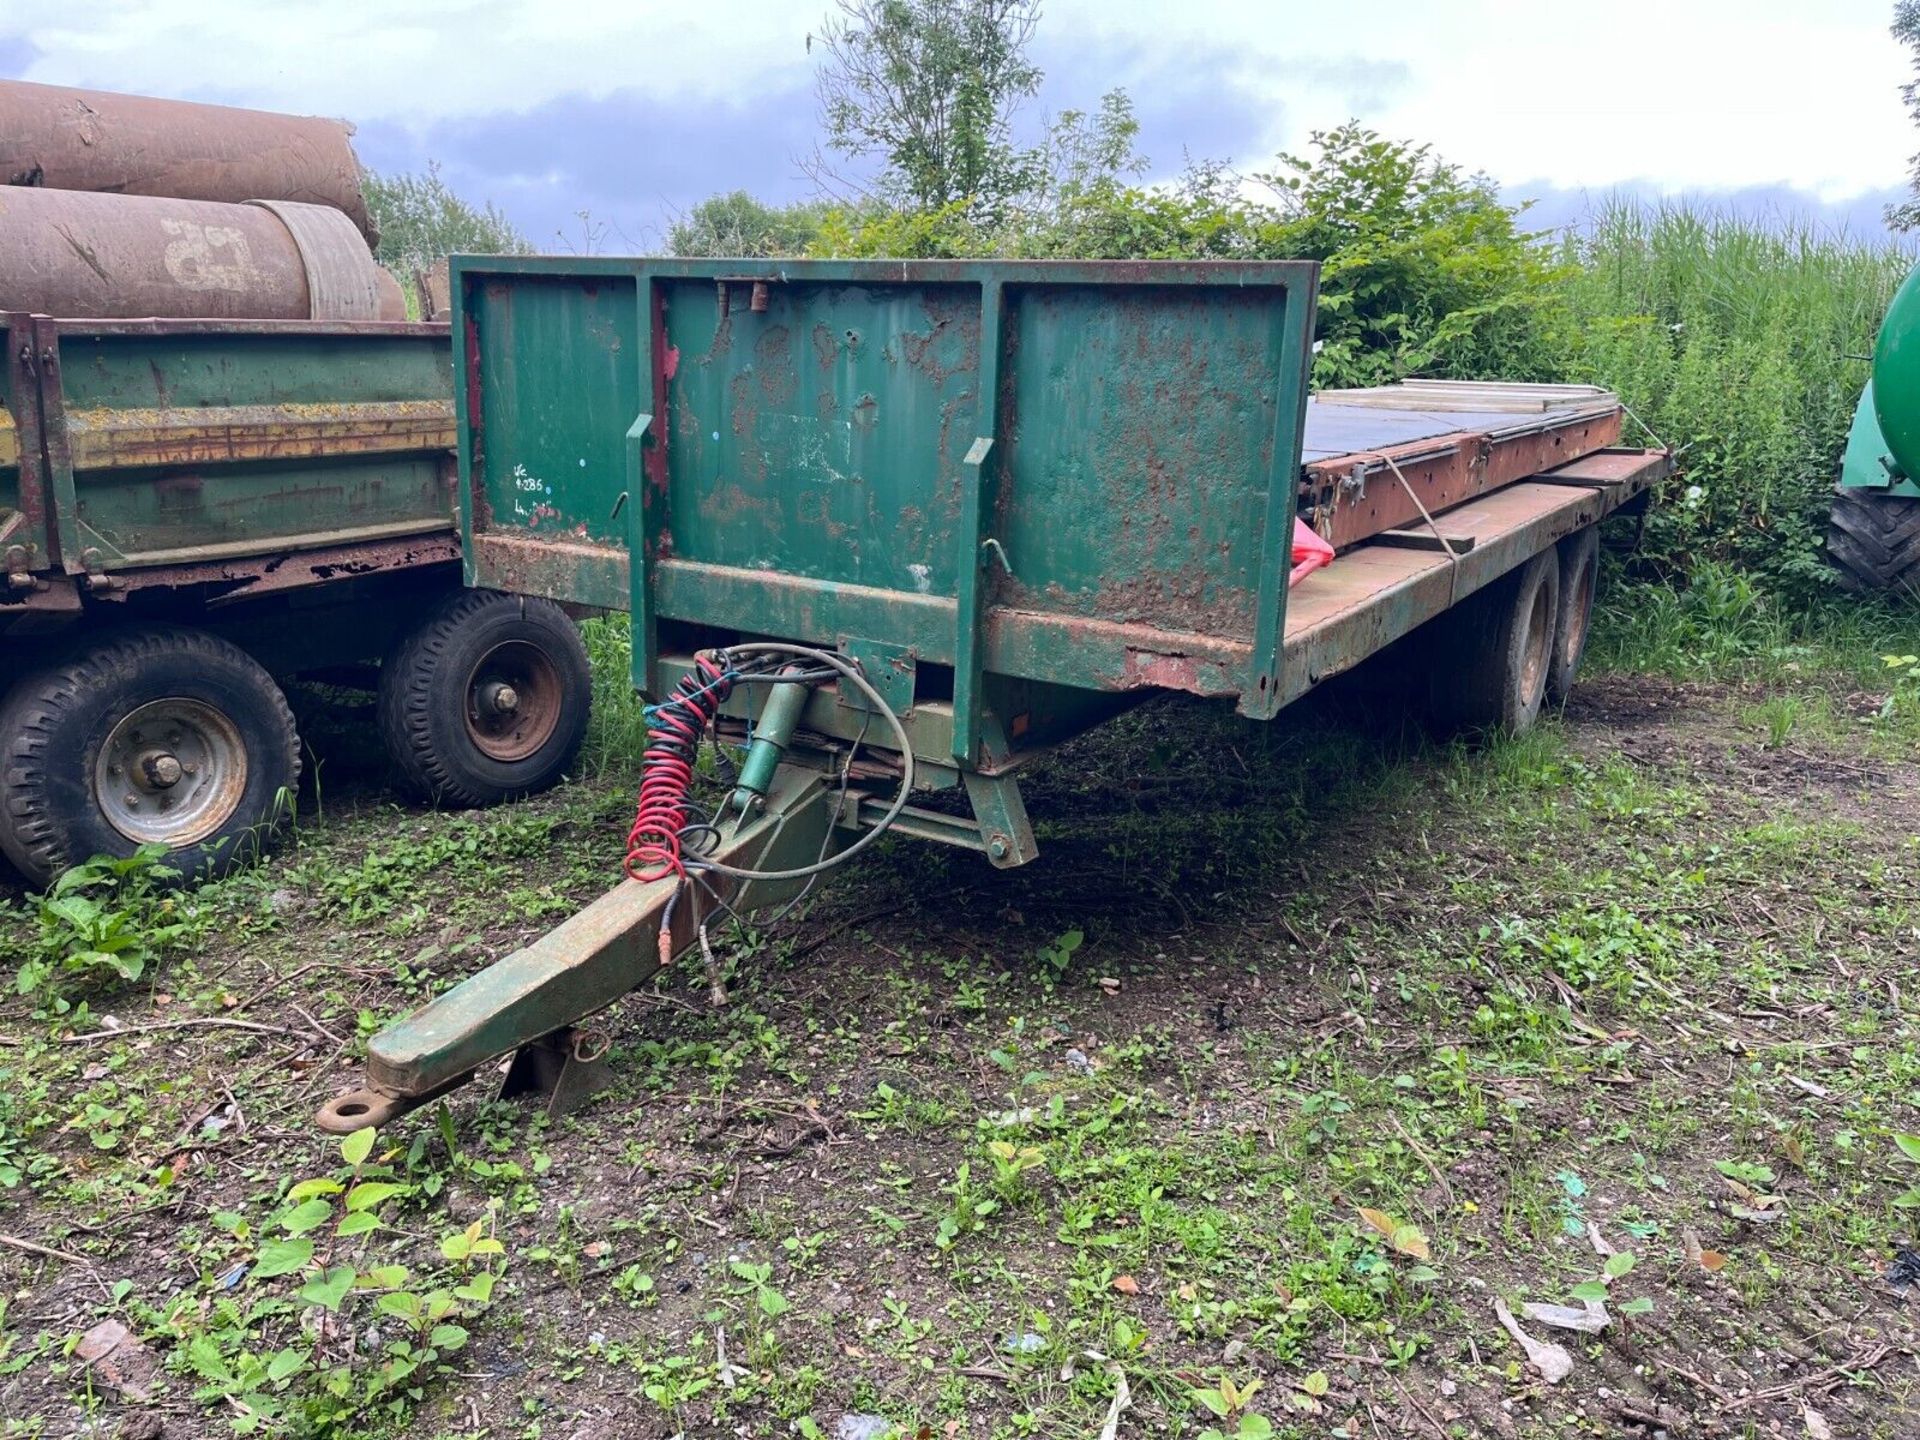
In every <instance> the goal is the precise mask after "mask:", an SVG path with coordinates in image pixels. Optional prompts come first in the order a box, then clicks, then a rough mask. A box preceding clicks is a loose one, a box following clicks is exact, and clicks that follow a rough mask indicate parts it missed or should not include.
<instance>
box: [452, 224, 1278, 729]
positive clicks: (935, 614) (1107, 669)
mask: <svg viewBox="0 0 1920 1440" xmlns="http://www.w3.org/2000/svg"><path fill="white" fill-rule="evenodd" d="M1315 275H1316V270H1315V267H1314V266H1313V265H1311V264H1309V263H1305V262H1262V263H1248V264H1222V263H1214V264H1209V265H1189V264H1184V263H1173V262H1166V263H1137V262H1088V263H1080V262H1007V263H1002V262H972V261H949V262H893V261H860V262H838V261H834V262H826V261H820V262H799V261H786V262H782V261H747V260H699V261H685V260H652V259H625V260H615V259H586V260H574V259H556V258H540V259H499V258H478V257H460V258H458V259H457V260H456V262H455V266H454V276H455V285H454V291H455V299H456V306H457V312H456V326H457V329H458V333H459V334H460V335H461V336H462V337H463V348H462V363H463V365H464V368H465V371H466V374H465V378H464V381H463V383H462V384H461V385H460V386H459V387H458V388H459V390H460V398H461V403H462V406H463V414H462V421H463V434H462V442H461V458H462V464H463V470H464V478H465V481H466V484H465V485H464V486H463V494H464V496H465V500H466V505H467V514H466V521H467V525H468V531H469V536H470V539H471V542H472V543H471V546H470V555H471V556H472V559H471V560H470V567H471V570H472V572H473V576H474V578H475V580H476V582H477V583H482V584H496V585H501V586H503V587H505V588H509V589H518V590H527V591H532V592H534V593H540V594H546V595H551V596H554V597H555V598H558V599H562V600H571V601H575V602H579V603H583V604H590V605H601V606H611V607H618V606H621V605H623V604H624V605H626V606H628V607H630V608H631V609H632V610H633V612H634V614H635V616H636V620H637V624H636V626H635V663H636V677H637V678H638V679H640V680H641V682H642V683H643V684H646V683H648V682H649V681H650V680H651V678H652V677H651V675H650V673H649V671H648V669H647V664H648V660H649V657H650V655H651V652H652V644H653V638H654V634H655V632H656V631H657V628H658V626H659V624H660V623H662V622H664V621H688V622H695V623H700V624H706V625H711V626H715V627H720V628H732V629H738V630H745V631H753V632H756V633H762V634H776V635H779V636H782V637H783V638H789V639H794V640H804V641H807V642H809V643H828V644H837V643H840V642H841V641H843V640H845V639H846V638H848V637H849V636H853V637H858V638H860V639H861V640H863V641H868V642H874V643H878V644H881V645H893V646H898V647H900V648H903V649H911V650H912V651H913V653H914V654H915V655H916V656H918V658H919V659H920V660H922V661H925V662H928V663H935V664H940V665H951V666H953V667H954V668H955V672H956V674H955V681H954V690H955V711H956V716H955V723H956V730H957V732H958V734H959V737H960V739H959V741H958V742H957V743H959V744H960V745H963V746H966V747H967V748H968V749H969V750H970V748H971V743H972V738H973V736H974V735H975V734H976V733H977V725H978V719H979V717H978V714H977V710H978V704H977V695H976V690H977V686H978V682H979V677H980V676H981V674H982V673H983V672H988V671H991V672H997V673H1000V674H1003V675H1008V676H1014V677H1019V678H1025V679H1032V680H1041V681H1051V682H1057V683H1062V684H1069V685H1078V686H1081V687H1083V688H1086V689H1095V690H1099V689H1115V688H1126V687H1127V686H1128V685H1130V684H1132V683H1134V682H1133V680H1132V679H1131V678H1130V677H1131V676H1132V675H1133V673H1134V671H1133V669H1132V668H1130V667H1133V666H1134V665H1135V663H1136V662H1135V659H1134V656H1135V655H1136V654H1140V655H1148V656H1153V655H1160V654H1185V655H1200V654H1203V653H1204V654H1211V655H1217V654H1220V653H1222V652H1223V649H1224V650H1229V651H1231V650H1237V651H1238V652H1239V653H1241V654H1244V655H1248V656H1250V663H1249V664H1246V665H1244V666H1236V667H1235V668H1236V670H1237V671H1238V672H1239V673H1237V674H1236V675H1235V676H1234V677H1233V680H1232V684H1231V688H1232V689H1233V690H1235V691H1238V692H1239V693H1241V694H1242V697H1243V708H1246V709H1248V710H1249V711H1250V712H1254V713H1258V712H1259V711H1261V710H1262V709H1264V708H1265V707H1266V705H1267V704H1268V703H1269V700H1268V698H1267V697H1270V696H1272V695H1273V694H1275V693H1276V688H1277V687H1276V683H1275V682H1276V679H1277V674H1278V665H1279V652H1280V633H1281V627H1282V622H1283V613H1282V612H1283V611H1284V607H1285V603H1286V573H1287V569H1288V565H1289V558H1288V557H1289V540H1290V533H1291V527H1292V520H1293V505H1294V496H1295V490H1296V483H1297V479H1298V476H1299V473H1300V445H1301V426H1302V414H1303V411H1304V407H1305V401H1306V382H1307V372H1308V362H1309V346H1310V337H1311V330H1312V315H1313V291H1314V281H1315ZM629 557H632V559H633V560H634V561H635V562H637V563H631V564H630V563H628V561H629ZM623 589H624V592H625V593H624V594H622V593H621V592H622V591H623ZM1090 625H1091V626H1095V627H1099V629H1100V632H1101V634H1102V635H1103V636H1104V641H1103V643H1102V645H1090V644H1089V643H1088V635H1089V633H1090V632H1089V630H1088V626H1090ZM1102 650H1104V653H1099V652H1102ZM1209 683H1210V685H1212V686H1213V688H1214V689H1215V691H1216V693H1217V689H1218V685H1217V682H1209Z"/></svg>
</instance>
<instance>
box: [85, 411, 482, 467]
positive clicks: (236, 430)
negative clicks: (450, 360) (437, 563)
mask: <svg viewBox="0 0 1920 1440" xmlns="http://www.w3.org/2000/svg"><path fill="white" fill-rule="evenodd" d="M67 427H68V430H69V431H70V433H71V441H70V444H71V453H72V464H73V468H74V469H76V470H102V469H107V468H110V467H112V466H116V465H206V464H215V463H219V462H223V461H230V460H292V459H301V458H306V457H311V456H327V455H384V454H405V453H409V452H413V451H421V450H450V449H452V448H453V445H454V438H455V430H454V419H453V402H452V401H450V400H390V401H378V402H368V403H364V404H342V405H332V404H304V405H208V406H202V407H198V408H195V409H172V408H154V409H138V410H121V409H103V410H69V411H68V412H67Z"/></svg>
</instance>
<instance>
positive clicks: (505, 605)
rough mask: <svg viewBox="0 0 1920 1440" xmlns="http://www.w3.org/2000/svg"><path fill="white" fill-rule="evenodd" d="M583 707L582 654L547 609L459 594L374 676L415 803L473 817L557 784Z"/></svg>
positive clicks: (588, 689) (589, 678)
mask: <svg viewBox="0 0 1920 1440" xmlns="http://www.w3.org/2000/svg"><path fill="white" fill-rule="evenodd" d="M592 704H593V675H592V671H591V669H590V668H589V666H588V663H587V649H586V646H585V644H584V643H582V641H581V639H580V632H579V630H577V629H576V628H575V627H574V624H573V621H571V620H569V619H568V618H567V613H566V612H565V611H564V610H562V609H561V608H560V607H559V606H558V605H556V604H554V603H553V602H552V601H551V600H539V599H533V598H529V597H525V596H518V595H502V594H500V593H499V592H498V591H494V590H466V591H462V592H461V593H460V594H458V595H454V596H451V597H449V598H448V599H447V600H446V601H444V602H443V603H442V604H441V605H440V606H439V607H438V608H436V609H435V610H434V611H433V612H432V613H431V614H430V615H429V616H428V617H427V619H426V620H425V621H424V622H423V623H422V624H421V625H419V626H418V627H417V628H416V629H414V630H413V631H411V632H409V633H408V634H407V635H405V636H403V637H402V638H401V640H400V642H399V644H398V645H396V646H395V647H394V650H393V653H392V654H391V655H389V656H388V657H387V662H386V664H385V665H383V666H381V668H380V693H379V713H380V730H381V734H382V736H383V738H384V739H385V741H386V746H387V754H388V756H389V757H390V758H391V759H392V761H393V765H394V768H395V769H396V770H397V771H398V772H399V775H400V778H401V780H402V781H403V783H404V784H405V785H406V788H407V789H409V790H411V791H412V792H413V793H414V794H416V795H418V796H419V797H420V798H422V799H424V800H428V801H431V802H433V803H435V804H442V805H458V806H465V807H469V808H476V807H479V806H483V805H494V804H498V803H499V802H501V801H503V800H512V799H518V798H519V797H520V796H523V795H531V794H534V793H535V792H536V791H540V790H545V789H546V788H548V787H549V786H551V785H553V784H554V783H555V782H557V781H558V780H559V779H560V777H561V776H562V775H563V774H564V773H565V772H566V770H567V767H568V766H570V765H572V763H573V761H574V757H575V756H577V755H578V754H579V753H580V744H581V742H582V741H583V740H584V739H585V738H586V733H587V716H588V713H589V711H590V710H591V708H592Z"/></svg>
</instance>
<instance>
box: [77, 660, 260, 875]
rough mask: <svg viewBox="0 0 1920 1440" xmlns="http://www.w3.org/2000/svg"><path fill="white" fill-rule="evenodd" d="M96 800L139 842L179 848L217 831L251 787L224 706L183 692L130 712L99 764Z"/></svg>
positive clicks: (244, 753)
mask: <svg viewBox="0 0 1920 1440" xmlns="http://www.w3.org/2000/svg"><path fill="white" fill-rule="evenodd" d="M93 780H94V787H93V789H94V803H95V804H96V805H98V806H99V809H100V813H101V814H102V815H103V816H105V817H106V820H107V823H108V824H109V825H111V826H113V828H114V829H115V830H117V831H119V832H120V833H121V834H122V835H124V836H126V837H127V839H129V840H131V841H133V842H134V843H135V844H137V845H156V844H157V845H165V846H167V847H168V848H169V849H179V848H181V847H183V846H187V845H194V844H197V843H199V842H200V841H202V840H205V839H207V838H208V837H209V836H211V835H214V834H217V833H218V832H219V831H220V829H221V827H222V826H224V825H225V824H226V823H227V822H228V821H229V820H231V819H232V818H233V814H234V812H235V811H236V810H237V809H239V807H240V800H241V797H242V796H243V795H244V794H245V793H246V787H247V750H246V744H245V742H244V741H242V740H241V738H240V731H239V730H238V728H237V727H236V726H235V725H234V723H233V721H232V720H230V719H229V718H228V717H227V716H226V715H225V714H224V713H223V712H222V711H220V710H218V709H216V708H215V707H213V706H212V705H209V704H207V703H206V702H204V701H201V700H189V699H187V698H185V697H184V696H178V697H173V698H170V699H165V700H154V701H150V702H149V703H147V704H145V705H142V706H140V707H139V708H137V709H135V710H133V711H131V712H130V713H128V714H127V715H125V716H123V717H122V718H121V719H120V721H119V723H118V724H116V725H115V726H114V727H113V729H112V730H110V731H109V732H108V733H107V738H106V740H105V741H104V742H103V743H102V744H101V746H100V754H99V756H98V758H97V759H96V761H95V763H94V770H93Z"/></svg>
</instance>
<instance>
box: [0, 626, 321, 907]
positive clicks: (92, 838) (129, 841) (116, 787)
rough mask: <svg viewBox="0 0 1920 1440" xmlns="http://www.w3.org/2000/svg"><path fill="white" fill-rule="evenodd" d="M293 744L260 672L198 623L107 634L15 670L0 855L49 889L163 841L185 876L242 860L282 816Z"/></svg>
mask: <svg viewBox="0 0 1920 1440" xmlns="http://www.w3.org/2000/svg"><path fill="white" fill-rule="evenodd" d="M299 784H300V741H299V737H298V736H297V735H296V734H295V733H294V726H293V715H292V712H291V711H289V710H288V709H287V702H286V697H285V696H283V695H282V694H281V693H280V687H279V686H278V685H276V684H274V681H273V677H272V676H271V675H269V674H268V673H267V672H266V671H265V670H263V669H262V668H261V667H260V665H259V664H258V662H256V661H255V660H254V659H253V657H252V656H250V655H248V654H247V653H246V652H245V651H244V650H241V649H240V648H239V647H238V646H235V645H233V644H230V643H229V642H227V641H225V640H222V639H220V638H218V637H217V636H213V635H209V634H207V633H205V632H204V631H199V630H187V629H174V628H170V627H169V628H143V629H137V630H125V631H119V632H116V633H113V634H110V635H108V636H105V637H103V638H98V639H94V640H92V641H90V642H88V643H87V644H86V645H85V646H84V647H83V648H81V649H79V650H77V651H74V652H70V653H68V654H67V655H66V656H65V657H63V658H61V659H59V660H56V661H53V662H50V663H48V664H45V665H43V666H41V667H40V668H38V669H36V670H34V671H32V672H30V673H29V674H27V675H24V676H22V677H21V678H20V680H19V681H18V683H17V684H15V686H14V687H13V688H12V689H11V690H10V691H9V692H8V694H7V697H6V700H5V702H4V704H0V811H3V812H4V818H3V819H0V850H3V851H4V852H5V854H6V857H7V859H8V860H10V861H12V862H13V864H14V866H15V867H16V868H17V869H19V870H20V872H21V873H22V874H24V875H25V876H26V877H27V878H28V879H29V880H31V881H34V882H36V883H38V884H41V885H46V884H49V883H51V882H52V881H53V880H54V879H55V878H56V877H57V876H58V875H59V874H60V872H61V871H63V870H65V869H67V868H68V867H69V866H72V865H77V864H79V863H81V862H82V861H85V860H88V859H90V858H91V857H93V856H95V855H113V856H117V857H122V858H124V857H126V856H129V855H132V854H133V853H134V852H135V851H136V850H137V849H138V848H139V847H140V846H141V845H144V844H160V845H165V846H166V847H167V862H166V863H167V864H168V865H169V866H171V867H172V868H173V869H175V870H177V871H179V872H180V874H181V875H182V876H183V877H184V878H187V879H191V880H202V879H211V878H214V877H216V876H219V875H224V874H226V873H227V872H229V871H230V870H233V869H236V868H238V867H240V866H242V865H245V864H248V863H251V862H252V861H253V860H255V859H257V858H258V857H259V855H260V854H262V853H263V852H264V850H265V849H266V848H267V846H268V845H269V844H270V843H271V842H272V840H273V839H274V838H275V836H276V835H277V834H278V833H279V832H280V830H282V829H283V828H284V827H285V825H286V824H287V823H288V822H289V821H290V820H291V819H292V814H293V801H294V796H295V793H296V792H297V790H298V788H299Z"/></svg>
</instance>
